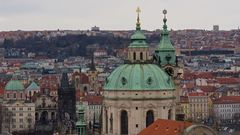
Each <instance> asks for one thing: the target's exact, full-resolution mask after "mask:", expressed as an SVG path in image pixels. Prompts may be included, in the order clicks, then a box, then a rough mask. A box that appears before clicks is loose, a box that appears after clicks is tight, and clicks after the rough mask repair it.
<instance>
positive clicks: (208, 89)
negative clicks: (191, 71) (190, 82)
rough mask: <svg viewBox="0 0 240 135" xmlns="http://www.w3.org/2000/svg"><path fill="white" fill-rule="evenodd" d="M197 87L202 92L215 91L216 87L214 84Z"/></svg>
mask: <svg viewBox="0 0 240 135" xmlns="http://www.w3.org/2000/svg"><path fill="white" fill-rule="evenodd" d="M198 88H199V89H201V91H203V92H215V91H216V89H217V88H216V87H215V86H198Z"/></svg>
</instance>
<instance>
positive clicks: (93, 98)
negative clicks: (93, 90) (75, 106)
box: [83, 95, 103, 105]
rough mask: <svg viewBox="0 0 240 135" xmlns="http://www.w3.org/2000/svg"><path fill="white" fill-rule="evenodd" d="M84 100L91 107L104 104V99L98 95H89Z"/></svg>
mask: <svg viewBox="0 0 240 135" xmlns="http://www.w3.org/2000/svg"><path fill="white" fill-rule="evenodd" d="M83 100H84V101H87V102H88V104H90V105H101V104H102V102H103V97H102V96H97V95H87V96H85V98H84V99H83Z"/></svg>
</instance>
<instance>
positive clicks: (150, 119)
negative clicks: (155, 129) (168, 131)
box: [146, 110, 154, 127]
mask: <svg viewBox="0 0 240 135" xmlns="http://www.w3.org/2000/svg"><path fill="white" fill-rule="evenodd" d="M153 122H154V114H153V110H149V111H147V115H146V127H148V126H149V125H151V124H152V123H153Z"/></svg>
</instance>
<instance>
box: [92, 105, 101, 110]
mask: <svg viewBox="0 0 240 135" xmlns="http://www.w3.org/2000/svg"><path fill="white" fill-rule="evenodd" d="M101 108H102V106H101V105H89V109H101Z"/></svg>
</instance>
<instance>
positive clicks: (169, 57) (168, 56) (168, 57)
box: [165, 54, 172, 62]
mask: <svg viewBox="0 0 240 135" xmlns="http://www.w3.org/2000/svg"><path fill="white" fill-rule="evenodd" d="M165 58H166V60H167V62H169V61H170V60H171V58H172V57H171V56H170V54H168V55H167V56H166V57H165Z"/></svg>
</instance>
